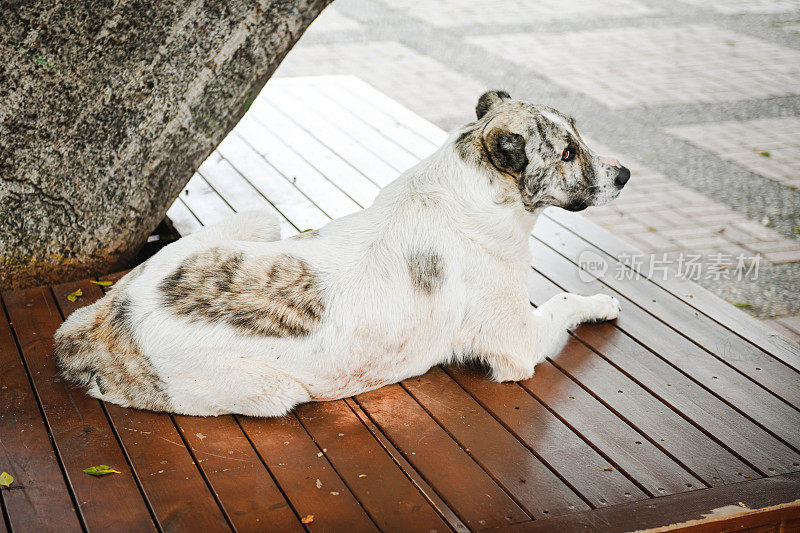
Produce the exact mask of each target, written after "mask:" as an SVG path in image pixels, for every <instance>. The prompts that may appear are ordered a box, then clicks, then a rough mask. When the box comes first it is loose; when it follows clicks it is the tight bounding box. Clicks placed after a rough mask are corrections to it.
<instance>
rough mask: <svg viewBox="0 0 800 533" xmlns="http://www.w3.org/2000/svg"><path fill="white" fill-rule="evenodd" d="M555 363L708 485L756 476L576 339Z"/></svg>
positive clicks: (571, 341) (757, 474)
mask: <svg viewBox="0 0 800 533" xmlns="http://www.w3.org/2000/svg"><path fill="white" fill-rule="evenodd" d="M554 364H555V366H557V367H558V368H559V369H561V370H562V372H564V373H566V374H567V375H568V376H570V377H572V378H573V379H574V380H575V381H577V382H578V384H580V385H582V386H584V387H586V388H587V389H588V390H589V391H590V392H591V393H592V394H593V395H595V396H596V397H597V398H598V399H599V401H601V402H603V403H604V404H605V405H608V406H609V407H611V408H612V409H614V410H615V411H616V412H617V413H618V414H619V415H621V416H622V417H624V418H625V419H626V420H627V421H628V422H629V423H630V424H631V425H633V426H634V427H636V428H637V429H638V430H639V431H640V432H642V433H644V434H645V435H646V436H647V437H648V438H649V439H652V441H653V442H654V443H655V444H656V445H657V446H659V447H660V448H662V449H663V450H665V451H666V452H667V453H668V454H670V455H671V456H672V457H674V458H675V459H676V460H678V461H679V462H680V463H681V464H683V465H684V466H685V467H687V468H688V469H689V470H690V471H691V472H693V473H694V474H695V475H696V476H698V477H700V479H701V480H702V481H703V482H704V483H706V484H707V485H710V486H716V485H727V484H730V483H737V482H740V481H745V480H746V479H749V478H756V477H761V475H760V474H759V473H758V472H756V471H755V470H753V469H752V468H750V466H748V465H747V464H745V463H743V462H742V461H740V460H739V459H738V458H736V457H735V456H733V455H732V454H731V453H730V452H728V451H727V450H725V449H724V448H723V447H722V446H720V445H719V444H717V443H716V442H714V441H713V440H711V439H710V438H708V437H707V436H706V435H705V434H703V433H702V432H701V431H700V430H698V429H697V428H696V427H695V426H693V425H692V424H690V423H689V422H687V421H686V420H685V419H683V418H681V417H680V416H678V415H677V414H676V413H675V412H674V411H672V410H670V409H669V408H667V407H666V406H665V405H664V404H662V403H660V402H659V401H658V400H657V399H655V398H654V397H652V396H651V395H650V394H649V393H648V392H647V391H645V390H644V389H642V388H641V387H639V386H638V385H637V384H636V383H635V382H634V381H632V380H630V379H628V378H627V377H625V376H623V375H622V374H621V373H620V372H619V371H618V370H616V369H615V368H614V367H613V366H611V365H610V364H609V363H607V362H606V361H605V360H603V359H601V358H600V357H597V356H596V355H595V354H594V353H593V352H592V351H591V350H589V349H588V348H587V347H586V346H584V345H583V344H581V343H580V342H579V341H578V340H577V339H571V340H570V341H569V342H568V345H567V347H566V348H565V349H564V350H563V351H562V352H561V354H560V355H559V356H558V357H557V358H556V359H555V363H554Z"/></svg>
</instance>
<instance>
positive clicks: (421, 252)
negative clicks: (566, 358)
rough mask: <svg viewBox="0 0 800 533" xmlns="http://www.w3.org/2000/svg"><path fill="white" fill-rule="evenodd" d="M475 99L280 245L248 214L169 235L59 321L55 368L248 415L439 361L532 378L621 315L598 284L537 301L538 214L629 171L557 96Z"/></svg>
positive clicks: (603, 198) (146, 403) (156, 406)
mask: <svg viewBox="0 0 800 533" xmlns="http://www.w3.org/2000/svg"><path fill="white" fill-rule="evenodd" d="M476 111H477V115H478V119H477V121H475V122H473V123H470V124H468V125H466V126H464V127H463V128H461V129H460V130H458V131H456V132H455V133H453V134H452V135H451V136H450V137H449V139H448V140H447V142H445V144H444V145H443V146H442V147H441V148H439V149H438V150H437V151H436V152H435V153H434V154H433V155H431V156H430V157H428V158H427V159H425V160H424V161H422V162H421V163H419V164H418V165H416V166H415V167H413V168H411V169H410V170H408V171H406V172H405V173H403V174H402V175H401V176H400V177H399V178H397V180H395V181H394V182H393V183H391V184H390V185H389V186H387V187H386V188H385V189H384V190H383V191H381V193H380V195H378V197H377V199H376V200H375V203H374V205H373V206H372V207H370V208H369V209H366V210H364V211H361V212H359V213H356V214H353V215H350V216H347V217H345V218H342V219H339V220H336V221H334V222H331V223H330V224H328V225H327V226H325V227H323V228H322V229H320V230H318V231H314V232H309V233H303V234H300V235H298V236H295V237H293V238H290V239H285V240H279V239H280V235H279V229H278V224H277V221H275V220H274V219H273V218H272V217H271V216H269V215H267V214H263V213H243V214H239V215H236V216H233V217H231V218H230V219H228V220H226V221H224V222H222V223H220V224H218V225H216V226H213V227H209V228H207V229H204V230H202V231H199V232H198V233H195V234H193V235H190V236H188V237H185V238H183V239H181V240H179V241H178V242H176V243H174V244H171V245H170V246H167V247H166V248H164V249H163V250H161V251H160V252H159V253H158V254H156V255H155V256H153V257H152V258H151V259H149V260H148V261H147V262H146V263H144V264H142V265H140V266H139V267H137V268H136V269H134V270H133V271H132V272H130V273H129V274H128V275H126V276H125V277H124V278H122V279H121V280H120V281H119V282H118V283H117V284H116V286H115V287H114V288H113V289H112V290H111V291H110V292H109V294H108V295H107V296H106V297H105V298H103V299H102V300H100V301H98V302H96V303H95V304H93V305H90V306H88V307H85V308H83V309H80V310H78V311H76V312H75V313H73V314H72V315H71V316H70V317H69V319H68V320H67V321H66V322H65V323H64V324H63V325H62V327H61V328H60V329H59V330H58V333H57V334H56V347H55V355H56V362H57V364H58V367H59V369H60V372H61V374H62V375H63V376H64V377H65V378H66V379H68V380H70V381H72V382H75V383H78V384H80V385H83V386H85V387H87V388H88V392H89V394H90V395H92V396H94V397H96V398H99V399H102V400H106V401H109V402H113V403H117V404H120V405H123V406H131V407H138V408H142V409H150V410H157V411H169V412H175V413H182V414H192V415H217V414H221V413H242V414H247V415H253V416H276V415H282V414H284V413H286V412H287V411H289V410H290V409H292V407H293V406H295V405H297V404H299V403H302V402H308V401H314V400H332V399H336V398H342V397H347V396H350V395H353V394H357V393H360V392H365V391H368V390H372V389H375V388H377V387H380V386H382V385H386V384H389V383H395V382H397V381H400V380H403V379H406V378H409V377H412V376H416V375H419V374H422V373H424V372H426V371H427V370H428V369H429V368H431V367H432V366H434V365H438V364H442V363H452V362H462V361H468V360H479V361H482V362H483V363H485V364H486V365H487V366H488V368H489V369H490V371H491V377H492V379H495V380H497V381H506V380H520V379H525V378H528V377H530V376H532V375H533V372H534V367H535V366H536V364H537V363H539V362H540V361H542V360H543V359H544V358H545V357H546V356H548V355H551V354H552V353H553V352H554V351H555V350H556V349H558V347H559V345H560V343H561V342H562V341H563V339H564V336H565V333H566V331H567V329H568V328H572V327H575V326H576V325H578V324H579V323H581V322H586V321H599V320H610V319H614V318H616V316H617V314H618V313H619V310H620V308H619V304H618V303H617V301H616V300H615V299H614V298H612V297H610V296H606V295H595V296H589V297H586V296H578V295H576V294H562V295H559V296H556V297H554V298H552V299H551V300H549V301H548V302H546V303H545V304H544V305H542V306H541V307H539V308H538V309H533V308H532V307H531V306H530V304H529V302H528V297H527V291H526V283H525V277H526V273H527V272H528V269H529V265H530V260H531V254H530V252H529V248H528V238H529V235H530V232H531V230H532V228H533V225H534V222H535V221H536V217H537V215H538V213H540V212H541V210H542V209H544V208H545V207H547V206H550V205H555V206H560V207H563V208H566V209H571V210H580V209H583V208H585V207H587V206H589V205H600V204H604V203H606V202H609V201H610V200H612V199H614V198H615V197H616V196H617V195H618V194H619V191H620V190H621V188H622V187H623V186H624V184H625V182H626V181H627V180H628V178H629V177H630V173H629V172H628V170H627V169H625V168H624V167H622V166H621V165H620V164H619V163H618V162H617V161H614V160H608V159H604V158H600V157H597V156H595V155H593V154H592V152H591V151H590V150H589V148H588V147H587V146H586V145H585V143H584V142H583V141H582V140H581V138H580V136H579V135H578V133H577V131H576V130H575V127H574V121H573V120H572V119H571V118H569V117H566V116H564V115H562V114H561V113H559V112H557V111H555V110H553V109H551V108H547V107H544V106H536V105H532V104H528V103H525V102H521V101H518V100H512V99H511V98H510V97H509V96H508V94H507V93H504V92H502V91H491V92H488V93H485V94H484V95H483V96H481V98H480V100H479V101H478V106H477V108H476Z"/></svg>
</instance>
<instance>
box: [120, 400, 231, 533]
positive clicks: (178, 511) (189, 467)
mask: <svg viewBox="0 0 800 533" xmlns="http://www.w3.org/2000/svg"><path fill="white" fill-rule="evenodd" d="M105 407H106V411H107V412H108V415H109V417H110V418H111V420H112V422H113V423H114V426H115V427H116V428H117V432H118V434H119V436H120V439H121V440H122V445H123V447H124V449H125V451H126V453H127V455H128V457H129V458H130V461H131V463H132V464H133V468H134V470H135V472H136V474H137V476H138V478H139V479H140V480H141V483H142V488H143V489H144V492H145V494H146V495H147V498H148V499H149V501H150V503H151V505H152V507H153V511H154V513H155V515H156V519H157V520H158V523H159V525H160V526H161V528H162V529H164V530H181V531H189V530H193V529H196V530H198V531H229V530H230V527H229V525H228V523H227V521H226V520H225V517H224V516H223V514H222V512H221V511H220V509H219V506H218V505H217V503H216V501H215V500H214V497H213V495H212V494H211V492H210V491H209V488H208V486H207V485H206V483H205V481H204V480H203V478H202V476H201V475H200V472H198V470H197V467H196V466H195V464H194V460H193V459H192V456H191V454H189V451H188V450H187V449H186V446H185V445H184V443H183V441H182V440H181V436H180V434H179V433H178V430H177V429H176V428H175V425H174V424H173V422H172V419H171V418H170V416H169V415H166V414H163V413H151V412H148V411H139V410H137V409H126V408H124V407H120V406H118V405H114V404H110V403H107V404H105Z"/></svg>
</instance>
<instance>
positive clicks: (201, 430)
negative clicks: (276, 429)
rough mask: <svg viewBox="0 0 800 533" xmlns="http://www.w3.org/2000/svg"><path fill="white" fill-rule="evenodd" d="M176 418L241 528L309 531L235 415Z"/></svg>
mask: <svg viewBox="0 0 800 533" xmlns="http://www.w3.org/2000/svg"><path fill="white" fill-rule="evenodd" d="M173 418H174V420H175V423H176V425H177V426H178V429H179V430H180V431H181V434H182V436H183V440H184V442H186V443H187V444H188V445H189V448H190V450H191V451H192V455H194V457H195V460H196V462H197V464H198V466H199V468H200V469H201V470H202V472H203V475H204V477H205V478H206V480H207V481H208V483H209V485H210V486H211V489H212V490H213V491H214V494H215V495H216V497H217V500H218V501H219V502H220V504H221V506H222V508H223V509H224V511H225V514H226V515H227V516H228V517H229V519H230V521H231V523H232V525H233V527H234V528H235V529H236V530H239V531H256V530H259V529H271V530H275V531H303V526H302V525H301V524H300V519H299V518H298V517H297V515H296V514H295V513H294V511H293V510H292V508H291V506H290V505H289V503H288V502H287V501H286V498H284V496H283V494H282V493H281V491H280V489H279V488H278V486H277V485H276V484H275V482H274V481H273V480H272V477H271V476H270V474H269V471H267V469H266V468H265V467H264V465H263V464H262V463H261V460H260V459H259V457H258V454H257V453H256V452H255V450H254V449H253V447H252V446H251V445H250V442H249V441H248V440H247V437H246V436H245V435H244V433H243V432H242V430H241V428H240V427H239V424H238V423H237V422H236V419H235V418H234V417H233V416H230V415H227V416H217V417H195V416H179V415H176V416H174V417H173Z"/></svg>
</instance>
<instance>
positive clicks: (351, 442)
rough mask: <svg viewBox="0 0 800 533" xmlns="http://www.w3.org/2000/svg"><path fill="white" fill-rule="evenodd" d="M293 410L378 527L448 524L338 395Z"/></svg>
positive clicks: (404, 528)
mask: <svg viewBox="0 0 800 533" xmlns="http://www.w3.org/2000/svg"><path fill="white" fill-rule="evenodd" d="M295 412H296V414H297V417H298V419H299V420H300V422H301V423H302V424H303V426H305V428H306V430H307V431H308V432H309V434H310V435H311V437H312V438H313V439H314V442H316V443H317V446H318V447H320V448H322V449H323V450H324V454H325V457H327V458H328V460H329V461H330V462H331V464H332V465H333V466H334V467H335V468H336V471H337V473H338V474H339V475H340V476H341V477H342V478H343V479H344V480H345V481H346V482H347V485H348V487H349V488H350V490H351V491H352V492H353V494H354V495H355V496H356V498H358V501H359V502H360V503H361V505H363V506H364V508H365V509H366V511H367V512H368V513H369V515H370V516H371V517H372V519H373V520H374V521H375V523H376V524H377V525H378V527H379V528H380V529H381V531H397V532H404V531H431V530H437V531H445V530H447V529H449V527H448V525H447V523H446V522H444V521H443V520H442V518H441V517H440V516H439V515H438V514H437V513H436V511H435V510H434V509H433V507H431V505H430V504H429V503H428V502H427V501H426V500H425V498H424V497H423V495H422V494H421V493H420V491H419V490H418V489H417V487H416V486H414V484H413V483H412V482H411V481H410V480H409V479H408V477H406V475H405V474H403V472H402V471H401V470H400V469H399V468H398V467H397V465H396V464H395V463H394V461H392V459H391V457H390V456H389V455H387V453H386V451H385V450H384V449H383V448H382V447H381V445H380V444H379V443H378V442H377V441H376V440H375V439H374V438H373V436H372V435H371V434H370V432H369V430H368V429H367V428H366V427H364V424H362V423H361V420H359V418H358V417H357V416H356V415H355V414H354V413H353V411H352V410H350V408H349V407H348V406H347V404H346V403H345V402H344V400H338V401H333V402H319V403H310V404H305V405H302V406H300V407H298V408H297V409H296V410H295Z"/></svg>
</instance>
